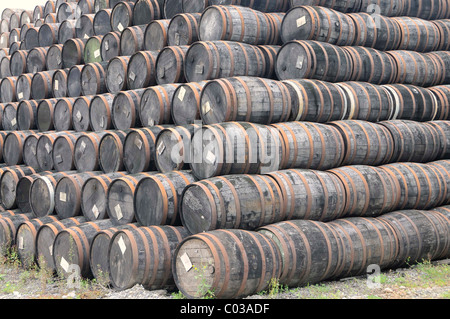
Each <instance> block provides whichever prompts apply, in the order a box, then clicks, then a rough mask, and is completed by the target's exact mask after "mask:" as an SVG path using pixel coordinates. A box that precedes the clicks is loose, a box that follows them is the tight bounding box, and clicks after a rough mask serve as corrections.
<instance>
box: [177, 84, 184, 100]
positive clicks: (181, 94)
mask: <svg viewBox="0 0 450 319" xmlns="http://www.w3.org/2000/svg"><path fill="white" fill-rule="evenodd" d="M185 94H186V89H185V88H184V87H181V88H180V91H179V93H178V99H179V100H180V101H181V102H183V100H184V95H185Z"/></svg>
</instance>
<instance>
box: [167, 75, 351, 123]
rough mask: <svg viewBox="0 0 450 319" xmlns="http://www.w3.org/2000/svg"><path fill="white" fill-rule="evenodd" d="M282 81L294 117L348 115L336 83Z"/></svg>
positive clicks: (329, 118)
mask: <svg viewBox="0 0 450 319" xmlns="http://www.w3.org/2000/svg"><path fill="white" fill-rule="evenodd" d="M282 82H283V83H284V84H285V85H286V87H287V88H288V89H289V94H290V97H291V103H292V106H291V108H292V111H291V113H292V117H293V119H295V120H297V121H310V122H318V123H325V122H331V121H333V120H334V121H336V120H342V119H344V118H345V116H346V115H347V108H348V102H347V98H346V95H345V92H344V91H343V90H342V89H341V87H340V86H338V85H336V84H335V83H331V82H325V81H320V80H309V79H299V80H285V81H282ZM174 106H175V99H174Z"/></svg>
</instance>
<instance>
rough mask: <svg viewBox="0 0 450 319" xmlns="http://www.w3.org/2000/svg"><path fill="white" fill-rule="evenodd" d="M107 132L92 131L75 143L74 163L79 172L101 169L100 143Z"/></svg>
mask: <svg viewBox="0 0 450 319" xmlns="http://www.w3.org/2000/svg"><path fill="white" fill-rule="evenodd" d="M105 134H106V132H91V133H89V134H86V135H82V136H80V137H79V138H78V139H77V141H76V143H75V150H74V165H75V167H76V169H77V171H78V172H92V171H99V170H100V163H99V151H98V148H99V145H100V141H101V139H102V137H103V136H104V135H105Z"/></svg>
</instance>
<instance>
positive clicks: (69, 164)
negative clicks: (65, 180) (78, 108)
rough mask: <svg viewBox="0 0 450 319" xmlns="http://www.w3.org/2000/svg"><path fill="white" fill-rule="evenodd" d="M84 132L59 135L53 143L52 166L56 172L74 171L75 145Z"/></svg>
mask: <svg viewBox="0 0 450 319" xmlns="http://www.w3.org/2000/svg"><path fill="white" fill-rule="evenodd" d="M83 135H86V133H84V132H73V133H67V134H63V135H60V136H58V137H57V138H56V140H55V142H54V143H53V152H52V156H53V166H54V168H55V170H56V171H58V172H66V171H71V170H75V160H74V152H75V144H76V142H77V140H78V138H79V137H80V136H83Z"/></svg>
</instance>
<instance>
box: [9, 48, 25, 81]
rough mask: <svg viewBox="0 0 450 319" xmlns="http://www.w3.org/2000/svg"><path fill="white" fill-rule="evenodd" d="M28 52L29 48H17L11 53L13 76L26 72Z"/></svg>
mask: <svg viewBox="0 0 450 319" xmlns="http://www.w3.org/2000/svg"><path fill="white" fill-rule="evenodd" d="M28 52H29V51H28V50H17V51H16V52H14V53H12V54H11V60H10V70H11V75H12V76H19V75H21V74H23V73H26V71H27V56H28Z"/></svg>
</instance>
